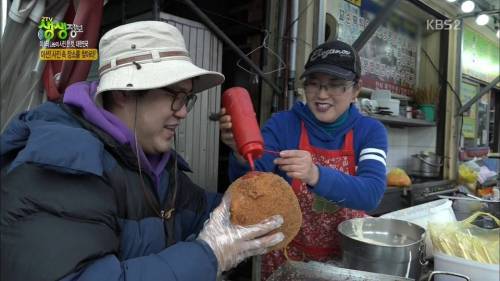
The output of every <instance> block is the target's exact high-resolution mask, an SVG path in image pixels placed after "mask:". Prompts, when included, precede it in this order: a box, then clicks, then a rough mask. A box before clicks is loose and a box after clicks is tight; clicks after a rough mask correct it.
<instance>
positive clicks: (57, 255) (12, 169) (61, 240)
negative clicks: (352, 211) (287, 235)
mask: <svg viewBox="0 0 500 281" xmlns="http://www.w3.org/2000/svg"><path fill="white" fill-rule="evenodd" d="M99 48H100V50H99V51H100V61H99V75H100V81H99V84H98V85H97V83H89V82H79V83H75V84H73V85H71V86H70V87H68V88H67V89H66V92H65V95H64V100H63V103H61V104H56V103H51V102H48V103H45V104H43V105H41V106H39V107H38V108H36V109H34V110H32V111H29V112H26V113H23V114H21V115H19V116H18V117H17V118H16V119H15V120H14V121H12V122H11V123H10V124H9V127H8V128H7V129H6V130H5V132H4V133H3V134H2V136H1V161H2V162H1V164H2V166H1V167H2V205H1V208H2V212H1V229H0V230H1V247H2V251H1V279H2V280H23V281H29V280H37V281H40V280H93V281H94V280H97V281H99V280H103V281H104V280H128V281H130V280H196V281H198V280H215V279H216V276H217V275H218V274H220V273H221V272H222V271H225V270H228V269H230V268H232V267H234V266H235V265H236V264H238V263H239V262H241V261H242V260H243V259H244V258H246V257H249V256H252V255H257V254H263V253H265V252H267V250H268V249H269V248H270V247H272V246H274V245H276V244H278V243H279V242H280V241H281V240H282V239H283V234H282V233H275V234H272V235H268V233H269V232H270V231H272V230H274V229H276V228H277V227H279V226H280V225H281V224H282V220H283V219H282V218H281V217H280V216H277V217H272V218H269V219H267V220H266V221H264V222H262V223H260V224H257V225H254V226H250V227H246V228H243V227H239V226H234V225H232V224H231V223H230V221H229V216H230V212H229V202H230V198H229V196H227V195H225V196H224V197H223V198H222V202H221V203H220V204H219V202H220V201H221V199H220V197H219V196H217V195H215V194H210V193H208V192H205V191H204V190H203V189H201V188H200V187H198V186H196V185H195V184H194V183H192V182H191V181H190V179H189V178H188V177H187V175H186V174H185V172H187V171H190V170H189V167H188V165H187V163H186V162H185V161H184V160H183V159H182V158H181V157H180V156H179V155H177V154H176V152H175V151H174V150H173V149H172V145H173V143H174V142H175V129H176V127H177V126H178V125H179V123H180V121H181V120H182V119H184V118H185V117H186V116H187V114H188V111H189V110H190V109H191V108H192V106H193V105H194V103H195V101H196V96H195V94H196V93H198V92H201V91H204V90H206V89H208V88H211V87H214V86H217V85H220V84H221V83H222V82H223V81H224V76H223V75H222V74H220V73H218V72H211V71H207V70H205V69H202V68H199V67H197V66H196V65H194V64H193V63H192V62H191V60H190V58H189V54H188V52H187V50H186V48H185V44H184V40H183V37H182V35H181V34H180V32H179V31H178V30H177V29H176V28H175V27H173V26H171V25H169V24H167V23H164V22H153V21H145V22H136V23H131V24H126V25H123V26H120V27H117V28H115V29H113V30H111V31H109V32H107V33H106V34H104V36H103V37H102V39H101V41H100V44H99ZM95 100H99V102H97V103H96V102H95ZM101 102H102V104H103V107H100V106H98V105H97V104H100V103H101ZM217 204H219V206H218V207H217V208H215V210H214V207H215V206H217ZM212 210H213V212H212Z"/></svg>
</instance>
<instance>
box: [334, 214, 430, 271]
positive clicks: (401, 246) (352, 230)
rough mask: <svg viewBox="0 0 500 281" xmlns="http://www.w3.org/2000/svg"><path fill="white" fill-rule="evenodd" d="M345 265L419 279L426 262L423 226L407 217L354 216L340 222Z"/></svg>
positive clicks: (339, 227)
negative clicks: (402, 218) (399, 218)
mask: <svg viewBox="0 0 500 281" xmlns="http://www.w3.org/2000/svg"><path fill="white" fill-rule="evenodd" d="M338 230H339V232H340V236H341V240H340V241H341V247H342V264H343V265H344V267H346V268H350V269H356V270H364V271H370V272H377V273H383V274H388V275H395V276H402V277H406V278H412V279H416V280H419V279H418V278H419V277H420V274H421V270H422V265H424V264H425V260H424V259H425V229H424V228H422V227H420V226H418V225H416V224H413V223H410V222H406V221H401V220H395V219H385V218H356V219H351V220H347V221H344V222H342V223H340V224H339V226H338Z"/></svg>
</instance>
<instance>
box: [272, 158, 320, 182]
mask: <svg viewBox="0 0 500 281" xmlns="http://www.w3.org/2000/svg"><path fill="white" fill-rule="evenodd" d="M274 164H276V165H278V166H279V168H280V169H281V170H282V171H284V172H286V174H287V176H289V177H291V178H295V179H299V180H301V181H303V182H305V183H306V184H308V185H310V186H315V185H316V184H317V183H318V180H319V169H318V166H316V165H315V164H314V163H313V160H312V156H311V153H309V152H308V151H305V150H283V151H281V152H280V157H279V158H276V159H274Z"/></svg>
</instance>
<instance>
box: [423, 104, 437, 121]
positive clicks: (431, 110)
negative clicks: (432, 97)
mask: <svg viewBox="0 0 500 281" xmlns="http://www.w3.org/2000/svg"><path fill="white" fill-rule="evenodd" d="M420 110H422V112H423V113H424V118H425V120H426V121H429V122H434V120H435V115H436V106H435V105H433V104H422V105H420Z"/></svg>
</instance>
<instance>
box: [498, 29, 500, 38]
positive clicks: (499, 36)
mask: <svg viewBox="0 0 500 281" xmlns="http://www.w3.org/2000/svg"><path fill="white" fill-rule="evenodd" d="M497 38H499V39H500V29H498V30H497Z"/></svg>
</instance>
